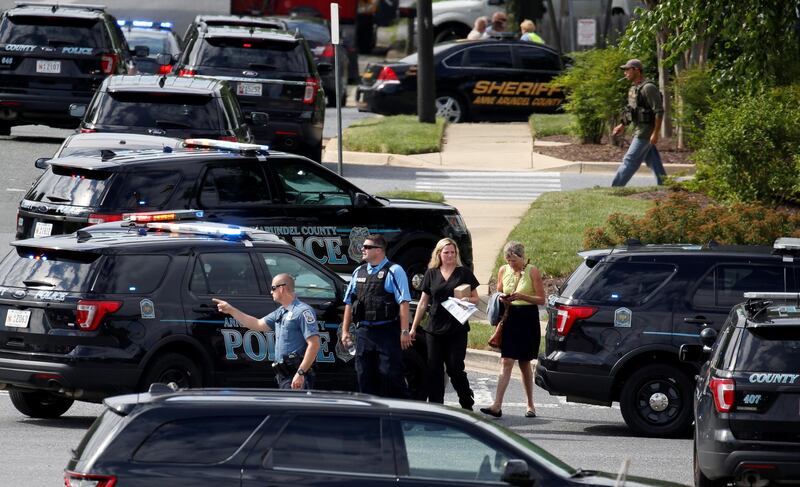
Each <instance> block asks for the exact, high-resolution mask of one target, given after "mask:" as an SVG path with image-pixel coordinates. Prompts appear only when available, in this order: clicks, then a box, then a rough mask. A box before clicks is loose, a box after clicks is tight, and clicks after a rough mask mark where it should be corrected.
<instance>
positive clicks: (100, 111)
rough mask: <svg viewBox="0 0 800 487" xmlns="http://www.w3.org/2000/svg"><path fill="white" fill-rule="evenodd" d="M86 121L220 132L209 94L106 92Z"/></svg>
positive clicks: (218, 120) (216, 109)
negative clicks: (94, 111)
mask: <svg viewBox="0 0 800 487" xmlns="http://www.w3.org/2000/svg"><path fill="white" fill-rule="evenodd" d="M88 119H89V120H93V121H94V123H96V124H98V125H121V126H127V127H158V128H161V129H180V128H192V129H208V130H219V129H220V113H219V105H218V104H217V102H216V101H215V100H214V98H213V97H212V96H211V95H183V94H176V93H137V92H125V93H109V94H108V95H107V96H103V97H101V98H100V103H99V105H98V107H97V111H96V113H95V114H90V116H89V117H88Z"/></svg>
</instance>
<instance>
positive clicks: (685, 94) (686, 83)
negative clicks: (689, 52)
mask: <svg viewBox="0 0 800 487" xmlns="http://www.w3.org/2000/svg"><path fill="white" fill-rule="evenodd" d="M711 78H712V76H711V70H710V69H708V68H705V67H693V68H689V69H686V70H683V71H681V73H680V74H679V75H678V76H677V78H676V79H675V91H676V94H677V95H679V96H680V104H676V106H675V112H674V116H675V119H676V122H677V123H678V125H680V126H681V128H682V129H683V133H684V137H685V140H686V145H687V146H688V147H690V148H693V149H695V148H697V147H699V146H700V142H701V141H702V133H703V127H704V119H705V117H706V115H708V113H709V112H710V111H711V107H712V106H713V104H714V97H715V96H714V93H713V91H712V86H713V83H712V80H711Z"/></svg>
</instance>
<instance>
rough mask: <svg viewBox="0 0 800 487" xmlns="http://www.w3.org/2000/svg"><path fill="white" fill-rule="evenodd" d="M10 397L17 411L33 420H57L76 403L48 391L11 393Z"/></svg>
mask: <svg viewBox="0 0 800 487" xmlns="http://www.w3.org/2000/svg"><path fill="white" fill-rule="evenodd" d="M8 395H9V397H11V403H12V404H14V407H15V408H17V411H19V412H21V413H22V414H24V415H26V416H30V417H31V418H57V417H59V416H61V415H62V414H64V413H66V412H67V410H68V409H69V408H70V407H71V406H72V403H73V402H75V401H74V400H73V399H70V398H68V397H64V396H59V395H57V394H53V393H52V392H47V391H31V392H22V391H9V393H8Z"/></svg>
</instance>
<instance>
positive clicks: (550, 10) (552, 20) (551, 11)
mask: <svg viewBox="0 0 800 487" xmlns="http://www.w3.org/2000/svg"><path fill="white" fill-rule="evenodd" d="M547 13H548V14H549V15H550V24H551V25H552V26H553V32H555V37H556V50H557V51H558V54H559V55H561V54H564V50H563V49H562V48H561V27H560V26H559V25H558V21H557V20H556V12H555V10H554V9H553V0H547Z"/></svg>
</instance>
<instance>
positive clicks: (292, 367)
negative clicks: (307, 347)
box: [272, 353, 313, 377]
mask: <svg viewBox="0 0 800 487" xmlns="http://www.w3.org/2000/svg"><path fill="white" fill-rule="evenodd" d="M301 363H303V357H301V356H300V355H298V354H296V353H290V354H289V355H284V356H283V361H282V362H280V363H279V362H272V370H274V371H275V373H276V374H280V375H281V376H283V377H292V376H293V375H294V374H296V373H297V369H298V368H300V364H301ZM312 371H313V367H312V370H309V371H308V372H309V373H311V372H312Z"/></svg>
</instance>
